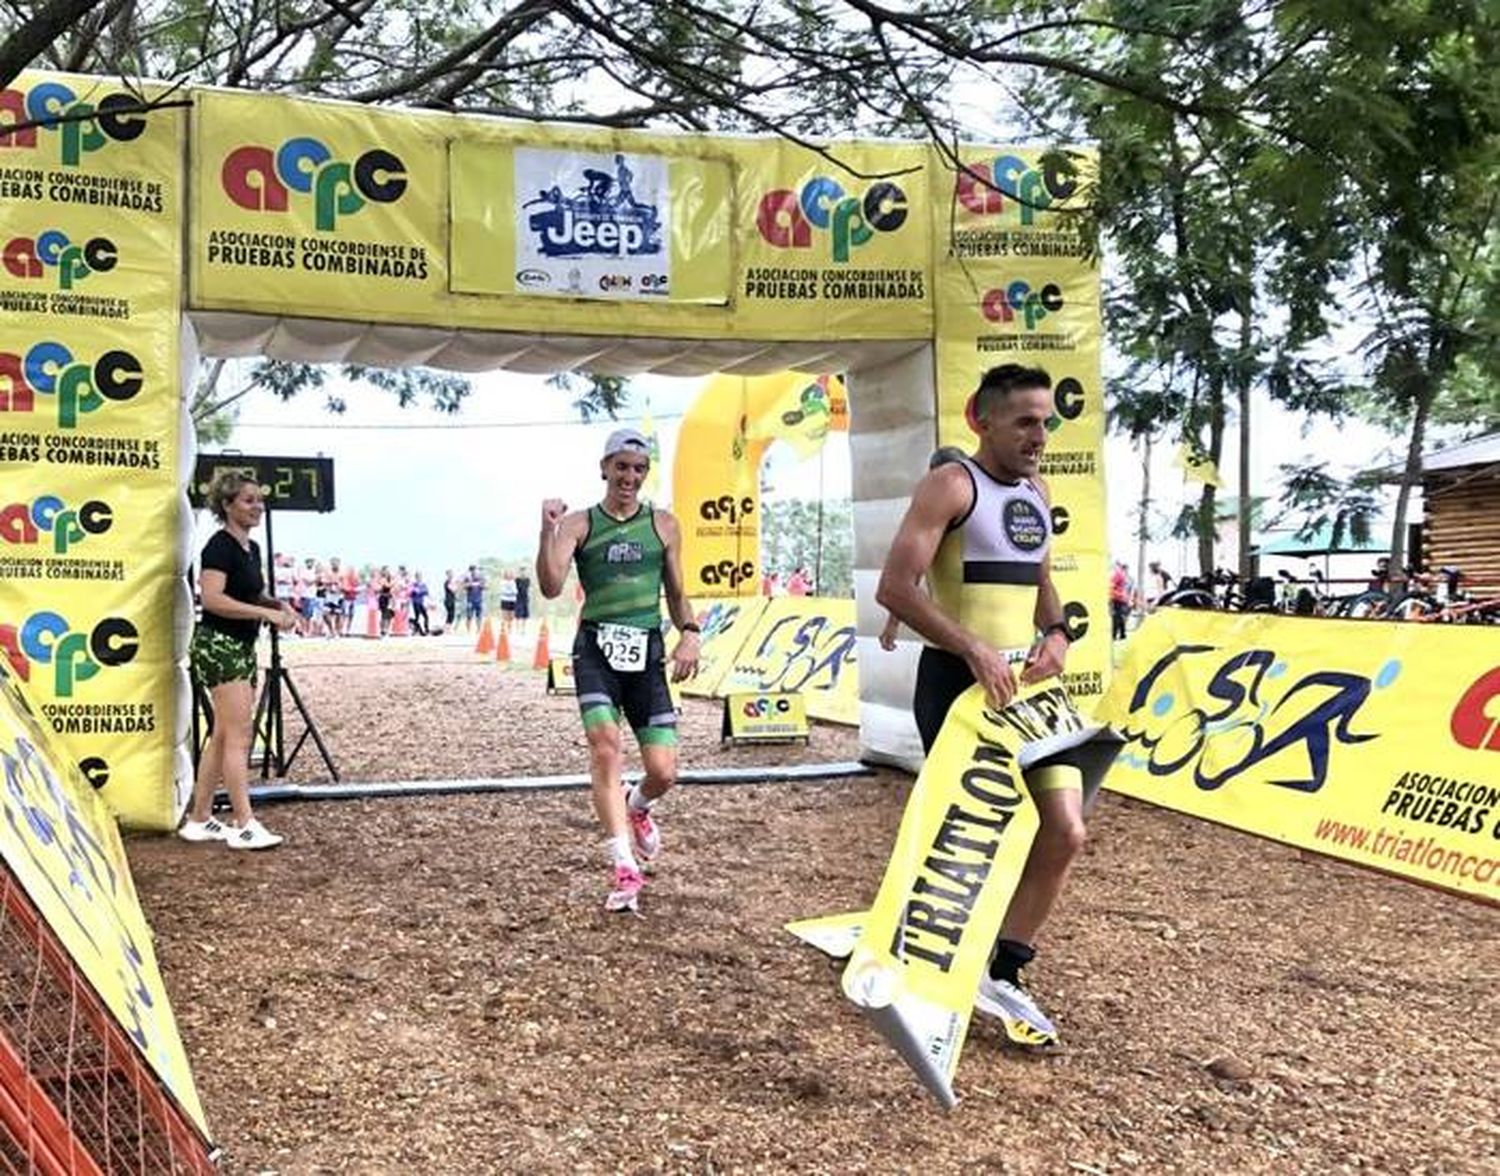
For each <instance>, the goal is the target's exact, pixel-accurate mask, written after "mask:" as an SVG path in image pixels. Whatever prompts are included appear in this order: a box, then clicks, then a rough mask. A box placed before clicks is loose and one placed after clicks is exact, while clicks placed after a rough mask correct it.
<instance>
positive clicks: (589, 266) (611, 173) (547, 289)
mask: <svg viewBox="0 0 1500 1176" xmlns="http://www.w3.org/2000/svg"><path fill="white" fill-rule="evenodd" d="M513 158H514V165H515V190H516V194H517V197H518V199H517V207H516V273H515V280H516V286H517V288H518V289H520V290H522V291H524V292H526V293H528V294H555V295H562V296H565V297H571V298H608V299H663V298H669V297H670V296H671V293H672V253H671V249H670V242H669V240H668V230H669V227H670V226H671V223H672V205H671V200H672V187H671V183H670V179H669V176H668V166H667V165H668V161H667V159H666V158H665V157H663V156H660V155H641V154H629V155H627V154H625V153H624V152H620V151H617V152H615V153H614V154H613V155H598V154H585V153H582V152H576V151H552V150H545V149H539V148H531V147H519V148H517V149H516V151H515V152H514V156H513Z"/></svg>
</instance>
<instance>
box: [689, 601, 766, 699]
mask: <svg viewBox="0 0 1500 1176" xmlns="http://www.w3.org/2000/svg"><path fill="white" fill-rule="evenodd" d="M692 604H693V616H694V617H695V618H697V621H698V626H699V628H701V629H702V630H703V633H702V637H701V640H700V643H699V649H700V650H701V651H702V652H701V653H700V654H699V657H698V672H697V673H696V674H694V675H693V676H692V677H691V678H689V679H688V680H687V681H686V682H684V683H683V684H682V692H683V693H684V694H690V695H695V696H697V697H701V698H715V697H717V696H718V693H719V684H720V683H721V682H722V681H723V679H724V675H725V674H727V673H728V672H729V667H730V665H731V664H732V663H733V661H734V655H735V654H737V653H738V652H739V651H740V646H742V645H743V644H744V643H745V639H746V638H747V637H748V636H749V635H750V633H751V632H752V631H753V630H754V628H755V625H756V622H757V621H759V620H760V614H761V613H762V612H764V611H765V607H766V604H767V600H766V598H765V597H763V596H747V597H734V596H731V597H724V598H720V599H704V598H701V597H699V598H694V600H693V602H692Z"/></svg>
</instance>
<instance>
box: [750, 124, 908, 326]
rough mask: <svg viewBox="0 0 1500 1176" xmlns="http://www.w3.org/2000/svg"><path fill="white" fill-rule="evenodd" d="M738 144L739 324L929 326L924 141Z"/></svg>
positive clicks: (765, 142)
mask: <svg viewBox="0 0 1500 1176" xmlns="http://www.w3.org/2000/svg"><path fill="white" fill-rule="evenodd" d="M735 149H736V150H735V154H736V162H737V164H738V165H739V176H738V187H737V195H738V213H737V224H736V229H737V239H738V243H739V253H740V266H741V268H740V275H739V284H738V288H737V290H736V296H737V299H738V309H739V314H738V322H737V325H738V326H740V327H742V328H743V329H745V330H746V331H747V332H748V333H751V334H764V333H767V332H770V333H773V334H774V335H775V336H776V337H780V338H786V337H797V338H803V337H807V336H811V337H816V338H834V339H837V338H869V337H896V338H924V337H926V336H928V335H930V334H931V333H932V274H931V267H930V264H929V258H930V255H931V244H930V241H929V239H928V232H929V225H930V216H929V213H928V212H927V211H926V210H927V209H928V208H929V206H930V204H931V200H930V197H929V195H928V182H929V157H928V153H927V151H926V149H925V148H922V147H917V146H895V145H885V146H873V145H864V144H853V143H839V144H834V145H832V146H831V147H830V150H829V155H823V154H819V153H818V152H814V151H810V150H808V149H807V148H804V147H799V146H796V145H795V144H792V143H788V142H785V141H778V140H772V141H764V142H758V143H755V144H753V145H752V144H744V143H740V144H736V145H735ZM830 156H831V157H832V158H830ZM788 328H791V332H792V333H791V335H789V334H788Z"/></svg>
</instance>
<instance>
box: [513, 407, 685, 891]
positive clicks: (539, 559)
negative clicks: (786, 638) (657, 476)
mask: <svg viewBox="0 0 1500 1176" xmlns="http://www.w3.org/2000/svg"><path fill="white" fill-rule="evenodd" d="M650 468H651V457H650V449H649V446H648V444H647V441H646V438H645V437H643V436H642V435H641V434H640V433H638V432H636V431H635V430H634V429H616V430H615V431H614V432H613V433H611V434H610V435H609V440H608V441H606V442H605V445H604V458H603V460H601V461H600V463H599V470H600V475H601V476H602V477H603V478H604V480H605V482H606V484H607V489H606V491H605V494H604V501H603V502H601V503H599V505H598V506H593V507H590V508H589V509H588V510H576V511H573V512H572V513H571V514H569V513H567V509H568V508H567V506H566V505H565V504H564V503H563V501H562V500H561V499H559V498H549V499H547V501H546V502H544V503H542V535H541V540H540V543H539V545H538V548H537V556H536V578H537V586H538V587H539V588H540V590H541V593H542V595H543V596H545V597H547V598H548V599H549V600H550V599H552V598H554V597H555V596H557V595H558V593H560V592H561V591H562V587H563V581H564V580H565V579H566V578H567V574H568V564H569V563H571V562H575V561H576V562H577V565H578V581H579V583H580V584H582V585H583V591H584V604H583V612H582V615H581V618H580V624H579V628H578V638H577V640H576V641H574V643H573V680H574V684H575V686H576V688H577V691H578V707H579V710H580V711H581V712H582V715H583V729H584V733H585V735H586V736H587V737H588V743H589V776H590V780H591V782H592V784H593V791H594V810H595V812H597V813H598V815H599V821H600V823H601V824H603V826H604V828H605V831H606V833H607V834H608V835H609V842H608V846H609V854H610V865H611V867H612V868H613V875H612V882H611V888H610V891H609V895H608V897H607V898H606V899H605V902H604V906H605V909H606V910H611V911H624V910H635V909H636V904H637V901H638V899H639V897H640V892H641V887H642V886H643V885H644V884H645V878H644V876H643V875H642V873H641V865H642V864H643V863H644V862H647V861H650V860H651V859H652V858H654V857H655V856H656V855H657V853H658V852H659V851H660V849H661V834H660V832H659V831H658V830H657V828H656V822H655V821H654V820H653V819H652V816H651V806H652V804H654V803H655V802H656V801H657V800H659V799H661V797H662V796H663V795H665V794H666V792H667V790H668V789H669V788H671V787H672V785H673V784H675V783H676V782H677V712H676V710H675V708H674V707H673V705H672V697H671V695H670V694H669V693H668V691H667V682H666V676H665V670H664V662H665V660H666V653H665V643H664V641H663V639H662V632H661V598H662V595H663V593H665V595H666V598H667V612H668V614H669V615H670V616H671V618H672V623H673V624H674V625H676V626H677V629H678V631H679V632H680V633H681V634H682V636H681V638H680V639H679V640H678V642H677V647H676V648H675V649H674V650H673V651H672V680H673V681H674V682H681V681H683V680H684V679H686V678H688V677H690V676H691V675H693V674H695V673H696V672H697V670H698V640H699V638H698V625H697V623H696V622H695V621H694V620H693V609H692V605H691V604H690V603H689V602H688V598H687V593H686V591H685V589H684V587H683V578H682V532H681V529H680V528H679V527H678V525H677V520H676V519H675V518H674V517H673V516H672V515H671V514H670V513H669V512H667V511H664V510H656V509H654V508H653V507H652V506H651V505H650V504H649V503H643V502H641V501H640V497H639V495H640V489H641V483H642V482H644V481H645V478H646V473H647V471H648V470H649V469H650ZM622 716H623V717H624V719H625V720H626V721H627V722H629V724H630V726H631V729H632V730H634V732H635V738H636V743H637V744H638V745H639V747H640V749H641V762H642V765H643V766H644V767H645V779H644V780H642V781H641V782H640V783H639V784H637V785H636V786H635V787H634V788H633V789H631V791H630V795H629V797H628V798H627V797H626V795H625V793H624V791H623V790H622V788H621V776H622V773H623V771H624V767H625V746H624V742H623V740H622V739H621V736H620V719H621V717H622Z"/></svg>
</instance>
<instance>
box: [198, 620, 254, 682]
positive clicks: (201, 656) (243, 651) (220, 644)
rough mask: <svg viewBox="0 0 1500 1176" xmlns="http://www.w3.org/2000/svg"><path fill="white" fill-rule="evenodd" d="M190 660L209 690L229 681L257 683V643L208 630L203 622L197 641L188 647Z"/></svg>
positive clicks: (200, 679) (199, 628)
mask: <svg viewBox="0 0 1500 1176" xmlns="http://www.w3.org/2000/svg"><path fill="white" fill-rule="evenodd" d="M188 661H189V662H190V663H191V665H192V667H193V676H194V677H195V678H197V679H198V685H200V686H202V687H203V689H205V690H212V689H213V688H214V687H215V686H222V685H224V683H226V682H249V683H250V684H251V685H252V686H254V685H255V681H256V677H257V673H256V671H257V669H258V667H257V665H256V662H255V646H254V645H246V644H245V642H243V641H237V640H236V639H235V638H233V637H231V636H229V634H228V633H221V632H219V631H218V630H217V629H206V628H204V627H203V626H202V625H199V626H198V627H197V628H196V629H194V630H193V644H192V645H191V646H190V647H189V649H188Z"/></svg>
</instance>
